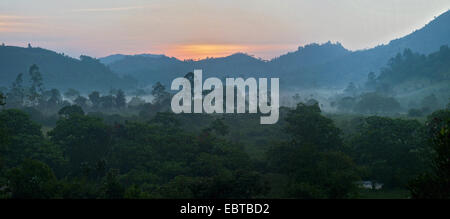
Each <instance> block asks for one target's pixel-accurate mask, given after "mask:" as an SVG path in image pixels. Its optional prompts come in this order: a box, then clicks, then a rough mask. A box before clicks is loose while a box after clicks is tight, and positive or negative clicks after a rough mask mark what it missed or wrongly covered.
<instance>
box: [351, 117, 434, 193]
mask: <svg viewBox="0 0 450 219" xmlns="http://www.w3.org/2000/svg"><path fill="white" fill-rule="evenodd" d="M357 129H358V132H357V133H355V135H354V136H353V138H352V140H351V144H350V145H351V146H352V149H351V150H352V153H353V154H354V160H355V161H356V162H357V163H358V164H359V165H362V166H365V167H366V168H367V169H368V173H367V180H371V181H375V182H378V183H383V184H384V187H388V188H404V187H405V186H406V184H407V182H408V181H409V180H411V179H413V178H414V177H416V176H417V175H418V174H419V173H420V172H421V171H423V170H424V169H425V167H424V164H423V162H422V156H421V153H420V152H422V151H426V148H424V138H425V137H424V127H423V125H421V124H420V123H419V122H418V121H416V120H402V119H391V118H385V117H378V116H371V117H368V118H365V119H364V121H363V122H362V123H361V124H360V125H359V127H357Z"/></svg>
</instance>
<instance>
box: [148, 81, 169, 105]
mask: <svg viewBox="0 0 450 219" xmlns="http://www.w3.org/2000/svg"><path fill="white" fill-rule="evenodd" d="M151 94H152V96H153V97H154V98H155V99H154V100H153V102H154V103H162V102H163V101H165V100H166V99H167V98H168V97H169V93H167V92H166V87H165V86H164V85H162V84H161V83H160V82H157V83H156V84H155V85H153V90H152V93H151Z"/></svg>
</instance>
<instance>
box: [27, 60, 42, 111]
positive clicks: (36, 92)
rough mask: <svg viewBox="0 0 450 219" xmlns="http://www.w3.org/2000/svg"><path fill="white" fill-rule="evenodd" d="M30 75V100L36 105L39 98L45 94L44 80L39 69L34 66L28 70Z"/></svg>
mask: <svg viewBox="0 0 450 219" xmlns="http://www.w3.org/2000/svg"><path fill="white" fill-rule="evenodd" d="M28 73H29V74H30V82H31V87H30V89H29V94H28V98H29V101H30V103H31V104H32V105H36V104H37V102H38V101H39V98H40V97H41V96H42V94H43V93H44V87H43V79H42V75H41V72H40V71H39V67H38V66H37V65H36V64H34V65H32V66H31V67H30V69H29V70H28Z"/></svg>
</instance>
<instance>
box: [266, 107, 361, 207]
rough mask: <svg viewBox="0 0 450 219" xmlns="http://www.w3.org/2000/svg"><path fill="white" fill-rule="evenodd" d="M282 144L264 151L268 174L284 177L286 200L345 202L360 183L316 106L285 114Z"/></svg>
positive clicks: (335, 132) (336, 135)
mask: <svg viewBox="0 0 450 219" xmlns="http://www.w3.org/2000/svg"><path fill="white" fill-rule="evenodd" d="M286 122H287V124H286V127H285V130H286V132H287V133H288V134H289V135H290V136H291V140H290V141H283V142H280V143H278V144H276V145H275V146H273V147H271V148H270V149H269V150H268V151H267V163H268V164H267V165H268V167H269V170H270V171H273V172H274V173H279V174H283V175H285V176H286V177H287V183H286V184H285V185H284V190H285V193H286V197H291V198H347V197H351V196H352V194H353V192H354V191H355V190H356V187H355V183H354V182H355V181H356V180H358V179H359V177H358V175H357V171H356V166H355V164H354V163H353V161H352V160H351V159H350V157H348V156H347V155H345V154H344V153H342V152H340V150H341V146H342V140H341V139H340V136H339V134H340V131H339V129H337V128H336V127H335V126H334V124H333V122H332V120H330V119H328V118H325V117H323V116H322V115H320V108H319V106H318V105H317V104H316V105H312V106H307V105H305V104H302V103H300V104H298V105H297V108H296V109H294V110H291V111H289V112H288V115H287V117H286Z"/></svg>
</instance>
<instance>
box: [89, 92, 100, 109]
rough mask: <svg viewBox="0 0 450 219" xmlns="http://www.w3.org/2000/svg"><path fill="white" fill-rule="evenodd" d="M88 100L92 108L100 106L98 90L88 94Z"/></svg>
mask: <svg viewBox="0 0 450 219" xmlns="http://www.w3.org/2000/svg"><path fill="white" fill-rule="evenodd" d="M89 100H90V101H91V102H92V105H93V107H94V108H97V107H99V106H100V102H101V99H100V93H99V92H98V91H94V92H92V93H91V94H89Z"/></svg>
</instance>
